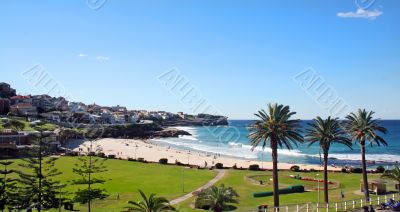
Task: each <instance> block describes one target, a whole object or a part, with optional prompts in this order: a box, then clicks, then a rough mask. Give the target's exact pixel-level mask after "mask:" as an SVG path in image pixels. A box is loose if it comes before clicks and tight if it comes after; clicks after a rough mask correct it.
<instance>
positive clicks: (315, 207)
mask: <svg viewBox="0 0 400 212" xmlns="http://www.w3.org/2000/svg"><path fill="white" fill-rule="evenodd" d="M389 199H393V200H396V201H397V200H400V194H390V195H379V196H371V197H370V200H369V201H367V200H366V199H365V198H363V199H354V200H346V201H341V202H330V203H329V204H325V203H305V204H293V205H285V206H280V207H279V208H274V209H273V211H274V212H278V211H279V212H333V211H334V212H336V211H352V210H356V209H361V208H362V207H364V206H370V205H375V206H378V205H380V204H381V203H385V202H387V201H388V200H389ZM269 211H271V210H269ZM258 212H267V210H261V211H258Z"/></svg>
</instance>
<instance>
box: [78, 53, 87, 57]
mask: <svg viewBox="0 0 400 212" xmlns="http://www.w3.org/2000/svg"><path fill="white" fill-rule="evenodd" d="M87 56H88V55H87V54H83V53H80V54H78V57H87Z"/></svg>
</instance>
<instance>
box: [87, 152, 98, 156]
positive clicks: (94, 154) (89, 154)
mask: <svg viewBox="0 0 400 212" xmlns="http://www.w3.org/2000/svg"><path fill="white" fill-rule="evenodd" d="M88 156H96V153H95V152H89V153H88Z"/></svg>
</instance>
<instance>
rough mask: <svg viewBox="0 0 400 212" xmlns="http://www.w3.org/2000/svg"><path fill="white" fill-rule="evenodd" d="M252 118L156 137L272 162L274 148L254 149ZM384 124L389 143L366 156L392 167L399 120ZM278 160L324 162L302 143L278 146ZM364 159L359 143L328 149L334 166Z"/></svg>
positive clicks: (399, 147)
mask: <svg viewBox="0 0 400 212" xmlns="http://www.w3.org/2000/svg"><path fill="white" fill-rule="evenodd" d="M253 122H254V121H251V120H230V121H229V126H213V127H177V128H179V129H182V130H186V131H188V132H189V133H191V134H192V135H191V136H181V137H179V138H161V139H154V141H155V142H157V143H159V144H161V145H167V146H171V147H175V148H177V149H183V150H194V151H201V152H207V153H210V154H221V155H225V156H230V157H237V158H244V159H256V160H264V161H271V150H270V149H269V148H268V147H266V148H265V149H264V151H262V148H261V147H259V148H256V149H254V151H252V150H251V145H250V141H249V139H248V138H247V136H248V133H249V131H248V126H249V125H250V124H251V123H253ZM308 123H310V121H302V122H301V124H302V126H303V129H305V128H306V127H307V126H308ZM381 123H382V125H383V126H384V127H386V128H387V129H388V133H387V134H386V135H382V136H383V138H385V140H386V141H387V143H388V146H377V145H374V146H372V147H371V146H369V145H368V146H367V147H366V152H367V155H366V158H367V160H368V161H369V163H368V165H369V166H370V167H374V166H377V165H385V166H391V165H394V164H397V163H399V162H400V120H382V121H381ZM278 155H279V156H278V157H279V158H278V160H279V161H280V162H288V163H304V164H321V158H320V154H319V146H318V145H313V146H311V147H308V144H299V146H298V148H296V149H293V150H287V149H279V150H278ZM360 160H361V155H360V148H359V146H358V145H357V144H354V145H353V150H351V149H348V148H347V147H345V146H342V145H338V144H335V145H333V146H331V148H330V151H329V163H330V164H331V165H333V164H334V165H341V166H344V165H349V166H359V165H360Z"/></svg>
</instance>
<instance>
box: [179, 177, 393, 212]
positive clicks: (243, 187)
mask: <svg viewBox="0 0 400 212" xmlns="http://www.w3.org/2000/svg"><path fill="white" fill-rule="evenodd" d="M297 174H300V175H301V176H303V177H312V178H314V177H315V176H316V174H317V173H295V172H290V171H280V172H279V176H280V177H279V180H280V187H287V186H290V185H298V184H302V185H305V187H306V188H307V187H308V188H314V187H317V183H316V182H315V183H312V182H307V181H301V180H296V179H291V178H290V177H289V175H297ZM270 176H272V172H269V171H266V172H254V171H240V170H227V172H226V175H225V177H224V178H223V179H222V181H221V182H219V184H220V183H224V184H225V185H226V186H232V187H233V188H234V189H235V190H236V191H237V192H238V194H239V195H240V198H239V201H240V204H239V205H237V207H238V208H237V210H236V211H250V210H255V208H256V207H257V205H260V204H268V205H273V197H272V196H270V197H261V198H253V196H252V193H253V192H262V191H272V185H271V183H270V181H269V179H270V178H271V177H270ZM319 176H320V177H322V173H319ZM379 176H380V175H378V174H371V175H369V179H377V178H379ZM249 177H251V178H253V179H262V180H263V181H265V182H268V183H267V184H265V185H259V183H258V182H257V181H255V180H250V179H249ZM361 177H362V175H361V174H345V173H329V180H331V181H335V182H340V185H339V188H334V189H332V190H330V191H329V195H330V197H329V199H330V201H331V202H335V201H341V196H340V192H341V191H343V192H344V195H345V199H348V200H351V199H358V198H362V197H363V195H360V194H356V191H358V190H359V186H360V180H361ZM320 186H321V188H322V186H323V185H322V183H321V184H320ZM387 189H388V190H391V191H395V189H394V183H393V182H390V183H389V184H388V186H387ZM317 195H318V192H317V191H315V190H314V191H309V192H304V193H296V194H284V195H280V202H281V205H288V204H297V203H307V202H317V198H318V196H317ZM320 195H321V196H320V198H321V201H323V191H322V190H321V192H320ZM193 201H194V198H192V199H191V200H188V201H186V202H184V203H183V204H182V207H184V208H190V204H192V203H193ZM189 211H201V210H193V209H189Z"/></svg>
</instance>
